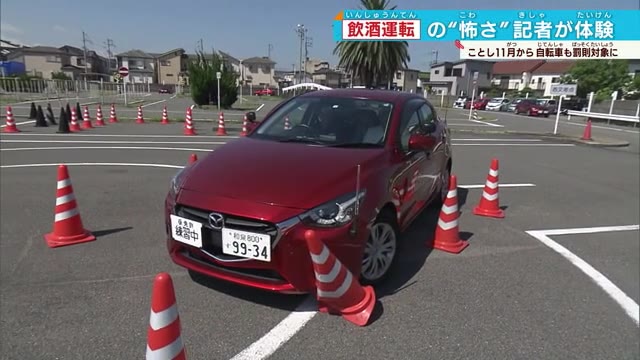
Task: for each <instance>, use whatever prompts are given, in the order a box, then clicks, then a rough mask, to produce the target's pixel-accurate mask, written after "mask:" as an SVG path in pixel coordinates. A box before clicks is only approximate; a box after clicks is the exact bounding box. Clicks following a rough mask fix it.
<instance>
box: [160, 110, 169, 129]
mask: <svg viewBox="0 0 640 360" xmlns="http://www.w3.org/2000/svg"><path fill="white" fill-rule="evenodd" d="M160 124H162V125H168V124H169V115H168V114H167V106H166V105H165V106H164V108H162V120H161V121H160Z"/></svg>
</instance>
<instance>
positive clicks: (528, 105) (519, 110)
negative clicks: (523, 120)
mask: <svg viewBox="0 0 640 360" xmlns="http://www.w3.org/2000/svg"><path fill="white" fill-rule="evenodd" d="M515 113H516V114H527V115H528V116H544V117H549V109H548V108H547V107H546V106H544V105H543V104H540V103H538V102H537V101H536V100H531V99H522V101H520V102H519V103H518V105H516V109H515Z"/></svg>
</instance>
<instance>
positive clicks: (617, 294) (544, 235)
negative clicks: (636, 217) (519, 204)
mask: <svg viewBox="0 0 640 360" xmlns="http://www.w3.org/2000/svg"><path fill="white" fill-rule="evenodd" d="M639 229H640V225H626V226H603V227H592V228H575V229H555V230H533V231H527V234H529V235H531V236H533V237H534V238H536V239H538V240H540V242H542V243H543V244H545V245H546V246H548V247H550V248H551V249H552V250H554V251H555V252H557V253H558V254H560V255H562V256H563V257H564V258H565V259H567V260H569V262H571V263H572V264H573V265H575V266H576V267H577V268H578V269H580V270H581V271H582V272H583V273H585V274H586V275H587V276H588V277H590V278H591V280H593V281H594V282H595V283H596V285H598V286H599V287H600V288H601V289H602V290H604V292H606V293H607V295H609V296H610V297H611V298H612V299H613V300H614V301H615V302H616V303H618V305H620V307H622V309H623V310H624V312H625V313H626V314H627V315H628V316H629V317H630V318H631V319H633V321H634V322H635V323H636V326H639V325H640V319H639V314H638V313H639V312H640V308H639V307H638V304H637V303H636V302H635V301H634V300H633V299H632V298H630V297H629V296H628V295H627V294H625V293H624V292H623V291H622V290H621V289H620V288H618V287H617V286H616V285H615V284H614V283H613V282H612V281H611V280H609V279H608V278H607V277H606V276H604V275H603V274H602V273H601V272H599V271H598V270H596V269H595V268H594V267H593V266H591V265H589V263H587V262H586V261H584V260H582V259H581V258H580V257H578V256H577V255H576V254H574V253H572V252H571V251H569V250H568V249H567V248H565V247H564V246H562V245H560V244H558V243H557V242H555V241H553V240H551V238H550V236H557V235H573V234H594V233H600V232H613V231H633V230H639Z"/></svg>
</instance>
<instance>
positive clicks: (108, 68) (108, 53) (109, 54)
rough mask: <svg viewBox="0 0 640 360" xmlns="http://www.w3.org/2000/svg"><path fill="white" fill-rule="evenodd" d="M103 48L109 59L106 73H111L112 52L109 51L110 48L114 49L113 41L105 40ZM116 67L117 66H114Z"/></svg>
mask: <svg viewBox="0 0 640 360" xmlns="http://www.w3.org/2000/svg"><path fill="white" fill-rule="evenodd" d="M105 46H106V47H107V57H108V58H109V65H108V66H107V71H108V72H111V70H112V69H113V66H112V65H111V59H113V52H112V51H111V49H112V48H115V47H116V44H115V43H114V42H113V39H107V41H106V43H105ZM116 67H118V66H117V64H116Z"/></svg>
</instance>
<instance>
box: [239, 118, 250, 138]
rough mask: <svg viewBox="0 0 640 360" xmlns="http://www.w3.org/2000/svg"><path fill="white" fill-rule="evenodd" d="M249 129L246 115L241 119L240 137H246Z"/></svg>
mask: <svg viewBox="0 0 640 360" xmlns="http://www.w3.org/2000/svg"><path fill="white" fill-rule="evenodd" d="M248 127H249V120H247V115H245V116H244V119H242V131H241V132H240V136H247V134H248V133H249V131H248V129H247V128H248Z"/></svg>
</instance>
